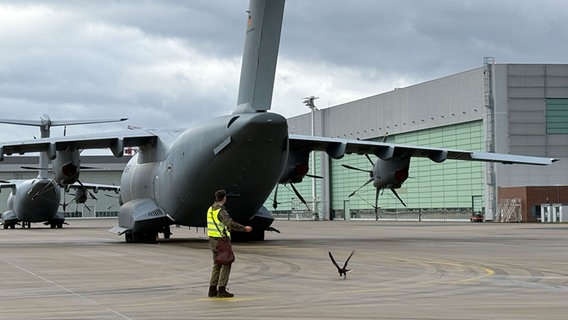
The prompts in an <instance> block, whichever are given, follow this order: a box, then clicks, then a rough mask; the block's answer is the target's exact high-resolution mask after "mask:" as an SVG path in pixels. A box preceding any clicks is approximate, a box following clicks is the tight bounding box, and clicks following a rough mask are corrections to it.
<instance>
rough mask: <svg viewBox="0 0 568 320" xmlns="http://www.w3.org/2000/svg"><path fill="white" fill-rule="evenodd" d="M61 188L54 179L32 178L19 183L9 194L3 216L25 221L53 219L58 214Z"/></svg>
mask: <svg viewBox="0 0 568 320" xmlns="http://www.w3.org/2000/svg"><path fill="white" fill-rule="evenodd" d="M60 199H61V190H60V188H59V187H58V186H57V185H56V184H55V182H54V181H53V180H52V179H41V178H37V179H30V180H24V181H21V182H19V183H18V184H17V188H16V189H15V191H14V192H12V193H11V194H10V195H9V196H8V211H7V212H5V213H4V216H3V218H4V219H5V220H6V219H10V218H11V219H17V220H19V221H24V222H43V221H51V220H52V219H54V218H55V217H56V215H57V209H58V207H59V201H60Z"/></svg>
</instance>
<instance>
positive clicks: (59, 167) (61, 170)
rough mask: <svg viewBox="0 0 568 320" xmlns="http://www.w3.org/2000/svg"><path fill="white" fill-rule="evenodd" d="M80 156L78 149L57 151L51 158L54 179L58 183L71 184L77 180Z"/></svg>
mask: <svg viewBox="0 0 568 320" xmlns="http://www.w3.org/2000/svg"><path fill="white" fill-rule="evenodd" d="M80 169H81V158H80V156H79V150H73V151H57V156H56V157H55V159H54V160H53V172H54V174H55V178H54V179H55V181H56V182H57V183H58V184H60V185H68V184H73V183H75V182H77V181H78V180H79V173H80Z"/></svg>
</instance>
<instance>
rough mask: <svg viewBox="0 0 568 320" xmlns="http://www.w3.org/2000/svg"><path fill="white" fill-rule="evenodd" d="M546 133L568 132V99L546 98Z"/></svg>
mask: <svg viewBox="0 0 568 320" xmlns="http://www.w3.org/2000/svg"><path fill="white" fill-rule="evenodd" d="M546 133H547V134H568V99H546Z"/></svg>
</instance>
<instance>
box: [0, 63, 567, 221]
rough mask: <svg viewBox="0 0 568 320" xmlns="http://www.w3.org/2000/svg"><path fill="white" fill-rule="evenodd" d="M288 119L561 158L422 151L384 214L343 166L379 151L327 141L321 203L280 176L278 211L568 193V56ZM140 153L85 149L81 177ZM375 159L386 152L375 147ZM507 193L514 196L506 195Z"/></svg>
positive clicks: (471, 206) (2, 199)
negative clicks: (338, 152) (462, 156)
mask: <svg viewBox="0 0 568 320" xmlns="http://www.w3.org/2000/svg"><path fill="white" fill-rule="evenodd" d="M316 102H317V101H316ZM316 104H317V103H316ZM312 117H313V118H312ZM288 120H289V121H288V122H289V132H290V133H293V134H304V135H310V134H312V128H313V131H314V133H315V135H319V136H328V137H340V138H349V139H362V140H374V141H383V139H384V140H386V141H387V142H392V143H400V144H412V145H423V146H435V147H444V148H451V149H462V150H472V151H495V152H499V153H511V154H521V155H531V156H541V157H554V158H559V159H560V161H558V162H556V163H554V164H553V165H551V166H546V167H540V166H528V165H503V164H487V163H483V162H467V161H457V160H447V161H445V162H444V163H441V164H437V163H433V162H432V161H430V160H429V159H422V158H413V159H412V160H411V164H410V171H409V176H410V177H409V179H408V180H407V181H406V182H405V184H404V185H403V186H402V188H401V189H398V194H399V195H400V197H401V198H402V199H403V201H404V202H405V203H406V205H407V207H404V206H403V205H402V204H401V203H400V202H399V201H398V199H396V197H394V196H393V195H392V193H391V192H390V191H389V190H386V191H384V192H383V193H381V194H380V197H379V202H378V203H379V210H378V211H377V213H376V214H375V212H374V208H373V206H374V198H375V189H374V188H373V187H372V185H367V186H365V187H363V188H361V189H360V190H359V191H357V193H356V194H355V195H353V196H351V197H350V196H349V195H350V194H351V193H352V192H353V191H355V190H356V189H358V188H359V187H361V185H363V183H364V182H366V181H367V180H368V179H369V176H368V174H367V173H365V172H359V171H352V170H348V169H346V168H344V167H342V166H341V165H342V164H349V165H350V166H353V167H358V168H361V169H365V170H370V169H371V163H370V162H369V161H368V160H367V158H366V157H365V156H363V155H347V156H345V157H344V158H343V159H341V160H331V159H330V158H329V157H328V156H327V155H325V154H324V153H321V152H312V156H313V157H312V159H311V160H310V161H313V163H314V164H315V165H311V163H312V162H310V166H311V167H312V168H311V169H310V172H309V173H310V174H314V175H318V176H321V177H322V179H312V178H308V177H306V178H304V181H303V182H302V183H298V184H296V185H295V187H296V189H297V190H298V192H299V194H300V195H302V197H303V198H305V199H306V200H307V202H308V203H307V206H308V207H309V208H306V205H303V204H302V203H300V201H299V200H298V197H297V196H296V195H295V193H294V192H293V190H292V188H291V187H290V186H279V189H278V196H277V198H276V197H275V194H274V191H273V193H272V195H271V197H270V198H269V199H268V200H267V201H266V203H265V206H266V208H268V209H270V210H272V211H273V212H274V213H275V214H276V216H277V217H278V216H281V215H284V216H287V217H288V218H290V217H292V218H293V217H304V218H306V217H312V216H313V217H317V218H319V219H325V220H328V219H349V218H356V217H360V218H377V219H392V218H395V219H398V218H404V217H410V218H411V219H416V218H417V217H418V219H420V218H422V217H428V216H429V215H428V214H432V217H433V218H434V219H440V218H442V219H445V218H446V217H450V218H457V219H460V220H461V219H466V218H468V217H469V216H470V215H471V212H472V211H476V212H484V213H485V218H486V219H488V220H499V218H500V217H501V216H502V214H503V212H506V211H508V210H510V209H515V210H517V209H518V211H520V212H522V216H523V219H522V220H523V221H535V219H536V216H538V215H539V212H538V208H536V206H537V205H540V204H542V203H568V194H567V192H566V190H568V189H567V188H568V187H566V186H567V185H568V64H494V63H493V61H492V59H486V63H485V64H484V66H483V67H480V68H476V69H473V70H469V71H465V72H462V73H458V74H454V75H450V76H447V77H444V78H440V79H435V80H432V81H428V82H425V83H420V84H417V85H413V86H409V87H405V88H397V89H395V90H393V91H390V92H386V93H382V94H378V95H375V96H371V97H367V98H363V99H360V100H357V101H353V102H349V103H345V104H342V105H338V106H334V107H330V108H326V109H322V110H314V111H313V112H308V113H306V114H303V115H300V116H297V117H293V118H291V119H288ZM387 133H388V134H387ZM128 159H129V157H128V156H125V157H123V158H114V157H112V156H101V157H95V156H86V157H82V164H83V165H85V166H93V167H94V168H93V169H92V170H83V171H82V172H81V178H82V180H84V181H88V182H92V183H101V184H119V183H120V176H121V172H122V169H123V168H124V166H125V164H126V162H127V161H128ZM370 159H371V160H372V161H374V159H375V156H373V155H371V157H370ZM22 165H24V166H26V165H27V166H34V165H37V157H33V156H32V157H27V156H26V157H6V159H5V160H4V162H3V163H2V165H0V178H1V179H3V180H8V179H29V178H33V177H35V176H37V172H34V171H33V170H31V171H30V170H23V169H21V166H22ZM500 189H502V190H503V191H502V192H499V191H500ZM537 193H538V194H537ZM8 194H9V191H8V190H3V191H1V192H0V208H5V204H6V198H7V196H8ZM500 194H501V195H504V196H503V197H502V198H500ZM67 197H68V198H66V199H67V200H63V201H67V202H66V203H69V201H72V200H71V198H72V197H71V196H69V195H68V196H67ZM274 202H276V203H277V206H276V209H273V205H274ZM117 204H118V201H117V199H116V197H114V198H113V195H112V194H110V195H101V196H97V201H92V200H88V201H87V203H86V206H85V205H80V206H77V205H74V204H71V205H70V206H67V208H68V209H67V211H70V213H69V215H70V216H112V215H116V211H117V210H118V205H117ZM313 212H315V213H316V214H315V215H314V213H313ZM440 212H442V213H451V214H454V215H440V214H439V213H440Z"/></svg>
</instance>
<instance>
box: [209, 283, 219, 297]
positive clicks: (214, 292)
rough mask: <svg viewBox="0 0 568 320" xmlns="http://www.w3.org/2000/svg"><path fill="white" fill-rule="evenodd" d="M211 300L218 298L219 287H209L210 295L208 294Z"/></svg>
mask: <svg viewBox="0 0 568 320" xmlns="http://www.w3.org/2000/svg"><path fill="white" fill-rule="evenodd" d="M207 296H208V297H209V298H213V297H216V296H217V286H209V294H207Z"/></svg>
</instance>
